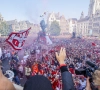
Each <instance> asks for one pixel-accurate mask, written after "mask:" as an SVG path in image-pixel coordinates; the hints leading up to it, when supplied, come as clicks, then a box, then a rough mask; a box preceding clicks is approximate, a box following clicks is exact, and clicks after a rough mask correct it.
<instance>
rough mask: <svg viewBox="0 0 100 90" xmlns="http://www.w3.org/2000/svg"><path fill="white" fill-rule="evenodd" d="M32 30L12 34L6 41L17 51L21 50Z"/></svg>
mask: <svg viewBox="0 0 100 90" xmlns="http://www.w3.org/2000/svg"><path fill="white" fill-rule="evenodd" d="M30 29H31V28H29V29H27V30H25V31H23V32H19V33H13V32H12V33H11V34H10V35H9V37H8V38H7V39H6V42H8V43H9V44H10V45H11V46H12V47H13V48H14V49H15V50H21V49H22V47H23V45H24V43H25V40H26V38H27V36H28V34H29V31H30Z"/></svg>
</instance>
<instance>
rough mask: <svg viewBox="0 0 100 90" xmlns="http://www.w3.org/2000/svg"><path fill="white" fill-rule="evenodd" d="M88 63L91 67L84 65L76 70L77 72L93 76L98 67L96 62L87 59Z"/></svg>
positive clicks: (77, 73)
mask: <svg viewBox="0 0 100 90" xmlns="http://www.w3.org/2000/svg"><path fill="white" fill-rule="evenodd" d="M86 64H87V65H88V66H89V67H83V68H80V69H77V70H75V74H76V75H84V76H85V77H90V78H92V74H93V73H94V72H95V70H97V69H98V67H97V66H96V65H95V64H94V63H91V62H90V61H86Z"/></svg>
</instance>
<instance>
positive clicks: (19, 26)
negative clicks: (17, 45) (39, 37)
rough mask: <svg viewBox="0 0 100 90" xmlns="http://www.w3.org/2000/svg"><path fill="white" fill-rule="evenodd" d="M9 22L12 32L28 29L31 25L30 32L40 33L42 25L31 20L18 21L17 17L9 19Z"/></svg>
mask: <svg viewBox="0 0 100 90" xmlns="http://www.w3.org/2000/svg"><path fill="white" fill-rule="evenodd" d="M7 24H8V25H9V30H10V32H19V31H21V30H26V29H28V28H29V27H31V28H32V29H31V30H30V33H34V32H35V33H38V32H39V31H40V26H39V25H38V24H33V23H30V22H29V21H20V22H18V21H17V20H16V19H15V20H11V21H7Z"/></svg>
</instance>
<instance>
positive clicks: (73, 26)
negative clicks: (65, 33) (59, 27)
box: [68, 18, 77, 34]
mask: <svg viewBox="0 0 100 90" xmlns="http://www.w3.org/2000/svg"><path fill="white" fill-rule="evenodd" d="M68 23H69V33H70V34H72V33H73V32H76V28H77V19H76V18H70V19H68Z"/></svg>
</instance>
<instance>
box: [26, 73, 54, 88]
mask: <svg viewBox="0 0 100 90" xmlns="http://www.w3.org/2000/svg"><path fill="white" fill-rule="evenodd" d="M24 90H53V89H52V85H51V82H50V81H49V80H48V79H47V78H46V77H44V76H42V75H35V76H33V77H31V78H30V79H29V80H27V81H26V83H25V85H24Z"/></svg>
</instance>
